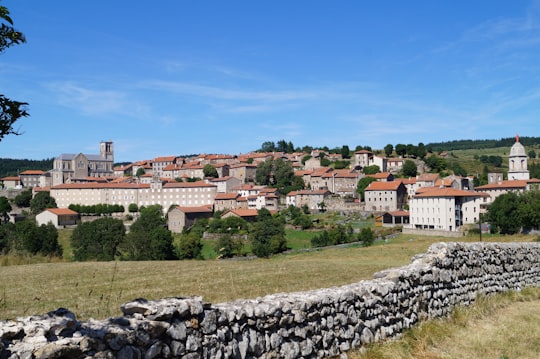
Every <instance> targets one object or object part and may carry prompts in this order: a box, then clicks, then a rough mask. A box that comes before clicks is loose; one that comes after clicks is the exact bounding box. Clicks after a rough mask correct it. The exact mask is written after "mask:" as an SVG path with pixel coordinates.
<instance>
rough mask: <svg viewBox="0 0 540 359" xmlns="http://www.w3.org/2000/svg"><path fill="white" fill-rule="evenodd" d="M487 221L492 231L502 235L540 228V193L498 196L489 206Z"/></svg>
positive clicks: (512, 193) (529, 192) (531, 192)
mask: <svg viewBox="0 0 540 359" xmlns="http://www.w3.org/2000/svg"><path fill="white" fill-rule="evenodd" d="M487 219H488V221H489V222H490V224H491V226H492V229H493V230H494V231H495V232H499V233H501V234H515V233H519V232H520V231H521V230H522V229H532V228H535V229H538V228H540V192H539V191H537V190H535V191H528V192H525V193H522V194H516V193H514V192H509V193H505V194H502V195H500V196H498V197H497V198H496V199H495V201H493V203H492V204H491V205H490V206H489V209H488V214H487Z"/></svg>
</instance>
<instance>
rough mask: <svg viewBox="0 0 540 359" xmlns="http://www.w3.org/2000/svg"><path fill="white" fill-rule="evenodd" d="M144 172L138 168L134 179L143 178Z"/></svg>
mask: <svg viewBox="0 0 540 359" xmlns="http://www.w3.org/2000/svg"><path fill="white" fill-rule="evenodd" d="M145 173H146V172H145V171H144V168H142V167H139V168H138V169H137V172H135V177H137V178H140V177H141V176H143V175H144V174H145Z"/></svg>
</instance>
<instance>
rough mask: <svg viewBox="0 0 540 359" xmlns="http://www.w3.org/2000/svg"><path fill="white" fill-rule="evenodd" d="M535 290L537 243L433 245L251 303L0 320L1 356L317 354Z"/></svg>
mask: <svg viewBox="0 0 540 359" xmlns="http://www.w3.org/2000/svg"><path fill="white" fill-rule="evenodd" d="M538 285H540V243H438V244H434V245H432V246H431V247H430V249H429V250H428V252H427V253H426V254H423V255H418V256H416V257H414V258H413V261H412V263H411V264H410V265H408V266H404V267H400V268H395V269H390V270H387V271H383V272H380V273H377V274H375V279H373V280H369V281H361V282H358V283H354V284H350V285H345V286H341V287H334V288H327V289H318V290H312V291H307V292H297V293H288V294H287V293H282V294H275V295H269V296H266V297H262V298H257V299H252V300H238V301H234V302H228V303H220V304H215V305H213V304H210V303H204V302H203V301H202V300H201V298H197V297H192V298H168V299H162V300H157V301H146V300H144V299H138V300H135V301H133V302H129V303H126V304H124V305H123V306H122V308H121V309H122V311H123V313H124V316H122V317H119V318H109V319H107V320H101V321H97V320H89V321H86V322H79V321H77V320H76V318H75V316H74V315H73V313H71V312H70V311H68V310H67V309H58V310H56V311H53V312H50V313H48V314H46V315H42V316H31V317H26V318H18V319H17V320H15V321H4V322H0V339H1V342H0V357H2V358H87V357H95V358H149V359H151V358H209V359H210V358H212V359H214V358H241V359H245V358H266V359H269V358H288V359H296V358H324V357H332V356H338V355H340V354H342V353H345V352H347V351H349V350H351V349H354V348H359V347H361V346H362V345H365V344H368V343H372V342H375V341H380V340H383V339H386V338H393V337H396V336H398V335H399V333H401V332H402V331H403V330H404V329H406V328H409V327H411V326H412V325H414V324H416V323H418V322H419V321H421V320H423V319H428V318H435V317H440V316H443V315H446V314H448V313H449V312H450V311H451V310H452V308H453V307H454V306H456V305H459V304H463V305H468V304H470V303H472V302H474V300H475V298H476V296H477V295H479V294H486V295H489V294H492V293H499V292H504V291H508V290H520V289H521V288H523V287H525V286H538Z"/></svg>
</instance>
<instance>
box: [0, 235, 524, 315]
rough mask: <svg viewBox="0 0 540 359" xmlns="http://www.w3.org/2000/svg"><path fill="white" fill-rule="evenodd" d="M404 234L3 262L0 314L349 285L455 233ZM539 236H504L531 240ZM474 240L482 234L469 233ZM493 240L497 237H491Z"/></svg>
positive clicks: (93, 310) (90, 310) (87, 310)
mask: <svg viewBox="0 0 540 359" xmlns="http://www.w3.org/2000/svg"><path fill="white" fill-rule="evenodd" d="M410 238H411V237H410V236H401V237H399V238H397V239H394V240H392V241H391V242H389V243H385V244H379V245H376V246H373V247H368V248H341V249H326V250H321V251H316V252H310V253H301V254H290V255H283V256H276V257H273V258H271V259H266V260H265V259H255V260H238V261H218V260H212V261H162V262H86V263H74V262H69V263H42V264H31V265H16V266H8V267H0V319H11V318H14V317H17V316H25V315H31V314H41V313H45V312H48V311H50V310H54V309H56V308H59V307H65V308H68V309H70V310H72V311H73V312H74V313H75V314H76V315H77V317H78V318H79V319H87V318H90V317H93V318H106V317H109V316H116V315H119V314H120V312H119V306H120V304H122V303H124V302H127V301H130V300H133V299H135V298H138V297H144V298H147V299H158V298H163V297H170V296H191V295H198V296H202V297H203V299H204V300H206V301H209V302H212V303H218V302H224V301H229V300H233V299H239V298H255V297H258V296H263V295H266V294H271V293H278V292H291V291H303V290H309V289H316V288H321V287H331V286H336V285H343V284H349V283H353V282H357V281H359V280H362V279H370V278H372V275H373V273H375V272H377V271H379V270H383V269H387V268H391V267H397V266H402V265H406V264H409V263H410V260H411V257H412V256H413V255H414V254H417V253H423V252H425V251H426V250H427V248H428V247H429V245H430V244H432V243H434V242H439V241H448V239H447V238H431V237H416V239H414V240H412V241H411V240H410ZM531 239H532V237H509V238H496V240H497V241H503V240H528V241H530V240H531ZM464 240H468V241H474V240H476V238H464ZM486 240H493V239H488V238H486Z"/></svg>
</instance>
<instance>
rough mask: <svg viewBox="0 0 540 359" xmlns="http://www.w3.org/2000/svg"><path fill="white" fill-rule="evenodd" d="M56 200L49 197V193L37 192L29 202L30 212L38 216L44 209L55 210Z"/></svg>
mask: <svg viewBox="0 0 540 359" xmlns="http://www.w3.org/2000/svg"><path fill="white" fill-rule="evenodd" d="M56 207H57V205H56V200H55V199H54V198H53V197H51V194H50V192H48V191H42V192H38V193H37V194H36V195H35V196H34V198H32V200H31V201H30V210H31V211H32V213H34V214H38V213H39V212H41V211H43V210H44V209H46V208H56Z"/></svg>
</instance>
